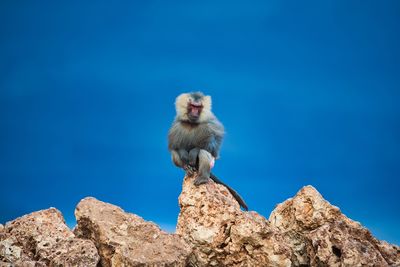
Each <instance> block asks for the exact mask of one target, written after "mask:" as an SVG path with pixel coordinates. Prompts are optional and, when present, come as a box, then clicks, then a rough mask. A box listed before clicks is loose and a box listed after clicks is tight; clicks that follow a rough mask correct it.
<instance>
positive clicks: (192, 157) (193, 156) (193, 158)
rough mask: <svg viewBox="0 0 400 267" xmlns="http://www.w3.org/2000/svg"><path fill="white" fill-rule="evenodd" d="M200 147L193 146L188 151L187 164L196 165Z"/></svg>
mask: <svg viewBox="0 0 400 267" xmlns="http://www.w3.org/2000/svg"><path fill="white" fill-rule="evenodd" d="M199 152H200V148H198V147H195V148H193V149H192V150H190V151H189V165H190V166H192V167H197V158H198V156H199Z"/></svg>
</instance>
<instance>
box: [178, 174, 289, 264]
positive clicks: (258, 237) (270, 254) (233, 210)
mask: <svg viewBox="0 0 400 267" xmlns="http://www.w3.org/2000/svg"><path fill="white" fill-rule="evenodd" d="M193 179H194V178H193V177H189V176H186V177H185V179H184V182H183V190H182V193H181V195H180V197H179V204H180V207H181V211H180V214H179V217H178V225H177V233H178V234H180V235H181V236H182V237H183V238H185V240H186V241H187V242H188V243H189V244H191V245H192V247H193V250H194V253H195V255H196V258H197V260H198V262H197V265H198V266H291V264H292V262H291V257H292V251H291V249H290V248H289V247H288V246H287V245H286V244H285V243H284V239H283V236H282V235H281V234H280V233H279V231H277V229H275V227H273V226H271V224H270V223H269V222H268V221H267V220H266V219H265V218H264V217H262V216H261V215H259V214H257V213H256V212H243V211H241V210H240V207H239V204H238V203H237V202H236V200H235V199H234V198H233V197H232V196H231V194H230V193H229V192H228V190H227V189H226V188H225V187H224V186H222V185H219V184H215V183H213V182H211V181H210V182H209V183H207V184H204V185H201V186H198V187H197V186H194V185H193Z"/></svg>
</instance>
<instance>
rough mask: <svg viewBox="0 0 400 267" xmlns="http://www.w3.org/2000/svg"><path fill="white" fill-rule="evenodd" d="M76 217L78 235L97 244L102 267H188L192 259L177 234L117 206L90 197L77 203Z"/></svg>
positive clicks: (185, 245) (188, 248)
mask: <svg viewBox="0 0 400 267" xmlns="http://www.w3.org/2000/svg"><path fill="white" fill-rule="evenodd" d="M75 216H76V219H77V222H78V225H77V227H76V229H75V234H76V235H77V236H80V237H83V238H88V239H91V240H93V241H94V242H95V243H96V246H97V248H98V250H99V254H100V257H101V264H102V266H103V267H108V266H187V265H190V261H192V260H193V259H192V256H191V255H192V253H191V249H190V247H189V246H188V245H187V244H186V243H185V242H184V241H183V240H182V239H181V238H180V237H179V236H178V235H175V234H167V233H165V232H164V231H161V230H160V228H159V227H158V226H157V225H155V224H154V223H152V222H146V221H145V220H143V219H142V218H141V217H139V216H137V215H134V214H130V213H126V212H124V211H123V210H122V209H121V208H119V207H117V206H114V205H111V204H108V203H104V202H101V201H99V200H97V199H95V198H91V197H89V198H85V199H83V200H81V202H80V203H79V204H78V206H77V207H76V210H75Z"/></svg>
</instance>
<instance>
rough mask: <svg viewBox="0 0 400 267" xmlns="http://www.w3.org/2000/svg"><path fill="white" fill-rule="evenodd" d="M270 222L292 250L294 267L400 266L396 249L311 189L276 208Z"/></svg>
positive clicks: (399, 258) (399, 250)
mask: <svg viewBox="0 0 400 267" xmlns="http://www.w3.org/2000/svg"><path fill="white" fill-rule="evenodd" d="M269 219H270V221H271V223H272V224H273V225H274V226H276V227H277V228H279V229H280V230H281V231H282V233H283V234H284V236H285V241H286V243H288V244H290V245H291V247H292V248H293V250H294V252H295V255H296V261H295V262H296V263H297V264H309V265H311V266H400V249H399V247H398V246H395V245H390V244H388V243H386V242H382V241H379V240H377V239H376V238H374V237H373V236H372V235H371V233H370V232H369V231H368V230H367V229H366V228H364V227H362V226H361V224H360V223H358V222H355V221H352V220H350V219H349V218H347V217H346V216H345V215H344V214H342V213H341V212H340V210H339V208H337V207H335V206H332V205H331V204H330V203H329V202H328V201H326V200H325V199H323V197H322V196H321V194H320V193H319V192H318V191H317V190H315V188H314V187H312V186H306V187H303V188H302V189H301V190H300V191H299V192H298V193H297V194H296V196H295V197H293V198H291V199H288V200H286V201H285V202H283V203H281V204H279V205H278V206H277V207H276V209H275V210H274V211H273V212H272V213H271V215H270V218H269ZM303 246H304V247H303Z"/></svg>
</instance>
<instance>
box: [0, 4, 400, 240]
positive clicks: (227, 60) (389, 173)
mask: <svg viewBox="0 0 400 267" xmlns="http://www.w3.org/2000/svg"><path fill="white" fill-rule="evenodd" d="M399 14H400V2H399V1H381V2H378V1H308V2H298V1H252V2H249V1H243V2H233V1H219V2H218V4H216V2H215V1H201V2H190V1H144V2H143V1H118V2H113V3H111V2H108V1H95V2H93V3H88V2H85V3H84V2H81V1H68V2H65V3H61V2H59V1H56V2H55V1H41V2H40V3H39V2H37V1H18V2H15V1H2V2H1V3H0V24H1V25H2V26H1V27H0V40H1V42H0V126H1V131H0V177H1V178H0V179H1V193H0V223H5V222H6V221H9V220H12V219H14V218H16V217H18V216H21V215H24V214H26V213H29V212H32V211H36V210H39V209H45V208H48V207H51V206H53V207H56V208H58V209H60V210H61V211H62V213H63V215H64V217H65V218H66V221H67V222H68V224H69V225H70V226H73V225H74V223H75V219H74V215H73V212H74V208H75V206H76V204H77V203H78V201H79V200H80V199H82V198H83V197H86V196H94V197H96V198H98V199H100V200H102V201H106V202H110V203H113V204H115V205H119V206H121V207H122V208H123V209H125V210H126V211H129V212H132V213H135V214H138V215H140V216H142V217H144V218H145V219H146V220H152V221H154V222H156V223H158V224H160V225H161V226H162V227H163V228H164V229H166V230H169V231H171V230H173V229H174V227H175V224H176V219H177V215H178V212H179V207H178V203H177V198H178V196H179V193H180V190H181V183H182V178H183V172H182V171H181V170H179V169H177V168H175V167H174V165H173V164H172V163H171V161H170V155H169V153H168V150H167V133H168V129H169V127H170V125H171V122H172V120H173V118H174V116H175V110H174V105H173V103H174V100H175V97H176V96H177V95H178V94H180V93H182V92H187V91H197V90H201V91H203V92H204V93H206V94H209V95H211V96H212V98H213V110H214V113H215V114H216V115H217V117H218V118H219V119H220V121H221V122H223V124H224V125H225V128H226V131H227V134H226V138H225V140H224V143H223V146H222V150H221V159H220V160H218V161H217V162H216V166H215V170H214V171H215V174H216V175H217V176H219V177H220V178H221V179H222V180H224V181H225V182H226V183H228V184H229V185H231V186H232V187H233V188H235V189H236V190H237V191H238V192H240V194H241V195H242V196H243V198H244V199H245V200H246V202H247V204H248V205H249V208H250V209H251V210H256V211H257V212H259V213H261V214H262V215H264V216H266V217H268V216H269V214H270V212H271V211H272V210H273V208H274V207H275V205H276V204H278V203H280V202H282V201H284V200H286V199H287V198H289V197H292V196H293V195H294V194H295V193H296V192H297V191H298V190H299V189H300V188H301V187H302V186H305V185H308V184H311V185H313V186H314V187H315V188H316V189H317V190H318V191H319V192H320V193H321V194H322V195H323V196H324V197H325V198H326V199H327V200H328V201H330V202H331V203H332V204H333V205H336V206H338V207H340V208H341V210H342V212H344V213H345V214H346V215H347V216H348V217H350V218H352V219H354V220H356V221H360V222H361V223H362V224H363V225H365V226H366V227H368V228H369V229H371V230H372V232H373V234H374V235H376V236H377V237H378V238H380V239H385V240H387V241H389V242H393V243H396V244H400V231H399V229H398V226H399V221H400V206H399V203H400V194H399V193H400V192H399V189H400V181H399V175H400V105H399V100H400V90H399V88H400V75H399V73H400V50H399V47H400V34H399V33H400V16H399Z"/></svg>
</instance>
